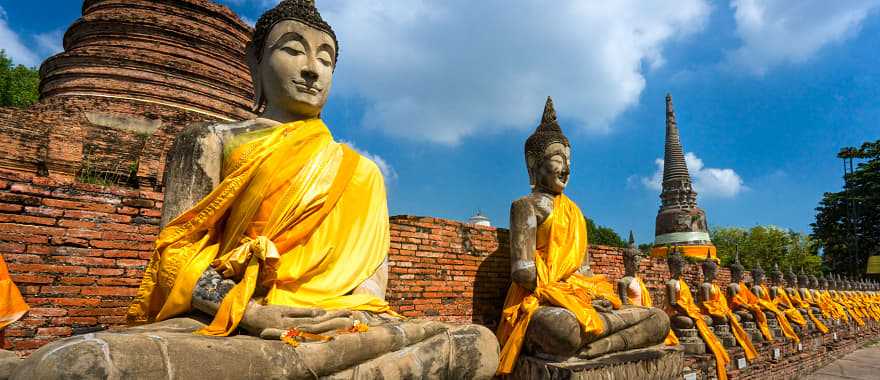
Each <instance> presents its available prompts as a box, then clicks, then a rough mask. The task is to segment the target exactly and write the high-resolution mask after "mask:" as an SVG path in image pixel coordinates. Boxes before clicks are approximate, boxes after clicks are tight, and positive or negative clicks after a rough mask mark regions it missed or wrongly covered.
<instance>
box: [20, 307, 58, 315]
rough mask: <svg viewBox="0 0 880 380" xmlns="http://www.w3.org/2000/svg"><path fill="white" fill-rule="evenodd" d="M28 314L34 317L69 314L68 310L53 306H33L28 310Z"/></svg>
mask: <svg viewBox="0 0 880 380" xmlns="http://www.w3.org/2000/svg"><path fill="white" fill-rule="evenodd" d="M28 315H30V316H32V317H62V316H65V315H67V310H66V309H60V308H52V307H32V308H31V309H30V311H28Z"/></svg>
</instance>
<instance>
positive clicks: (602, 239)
mask: <svg viewBox="0 0 880 380" xmlns="http://www.w3.org/2000/svg"><path fill="white" fill-rule="evenodd" d="M586 219H587V239H588V240H589V243H590V244H591V245H606V246H609V247H625V246H626V242H625V241H623V239H621V238H620V235H618V234H617V232H614V230H613V229H611V228H610V227H605V226H600V225H598V224H596V223H595V222H593V220H592V219H590V218H586Z"/></svg>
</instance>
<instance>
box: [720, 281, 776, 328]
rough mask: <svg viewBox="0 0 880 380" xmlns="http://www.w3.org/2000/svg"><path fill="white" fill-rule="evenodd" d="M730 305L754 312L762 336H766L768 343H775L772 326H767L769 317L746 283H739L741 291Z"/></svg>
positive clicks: (734, 296) (732, 299) (735, 295)
mask: <svg viewBox="0 0 880 380" xmlns="http://www.w3.org/2000/svg"><path fill="white" fill-rule="evenodd" d="M730 303H731V304H733V307H734V308H743V309H746V310H748V311H750V312H752V315H754V316H755V320H756V321H758V329H759V330H761V335H764V338H765V339H767V340H768V341H770V342H772V341H773V334H772V333H770V326H768V325H767V316H766V315H765V314H764V311H763V310H761V305H760V303H759V301H758V296H756V295H755V293H752V291H751V290H749V287H748V286H746V283H745V282H742V281H740V282H739V291H738V292H737V293H736V294H734V295H733V298H731V299H730Z"/></svg>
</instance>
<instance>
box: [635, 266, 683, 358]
mask: <svg viewBox="0 0 880 380" xmlns="http://www.w3.org/2000/svg"><path fill="white" fill-rule="evenodd" d="M633 279H634V280H635V281H637V282H638V283H639V290H640V291H641V299H633V298H632V297H629V303H631V304H633V305H639V306H645V307H653V306H654V302H653V301H651V293H649V292H648V287H647V286H645V282H644V281H642V278H641V277H635V278H633ZM663 344H665V345H667V346H677V345H678V344H679V341H678V337H677V336H675V332H674V331H672V329H669V333H668V334H666V339H664V340H663Z"/></svg>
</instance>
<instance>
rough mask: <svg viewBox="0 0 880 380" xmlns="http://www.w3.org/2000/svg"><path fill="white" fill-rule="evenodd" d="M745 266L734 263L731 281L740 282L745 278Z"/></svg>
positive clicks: (731, 269) (731, 270)
mask: <svg viewBox="0 0 880 380" xmlns="http://www.w3.org/2000/svg"><path fill="white" fill-rule="evenodd" d="M743 271H744V269H743V267H741V266H737V265H734V266H732V267H730V282H740V281H742V278H743Z"/></svg>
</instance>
